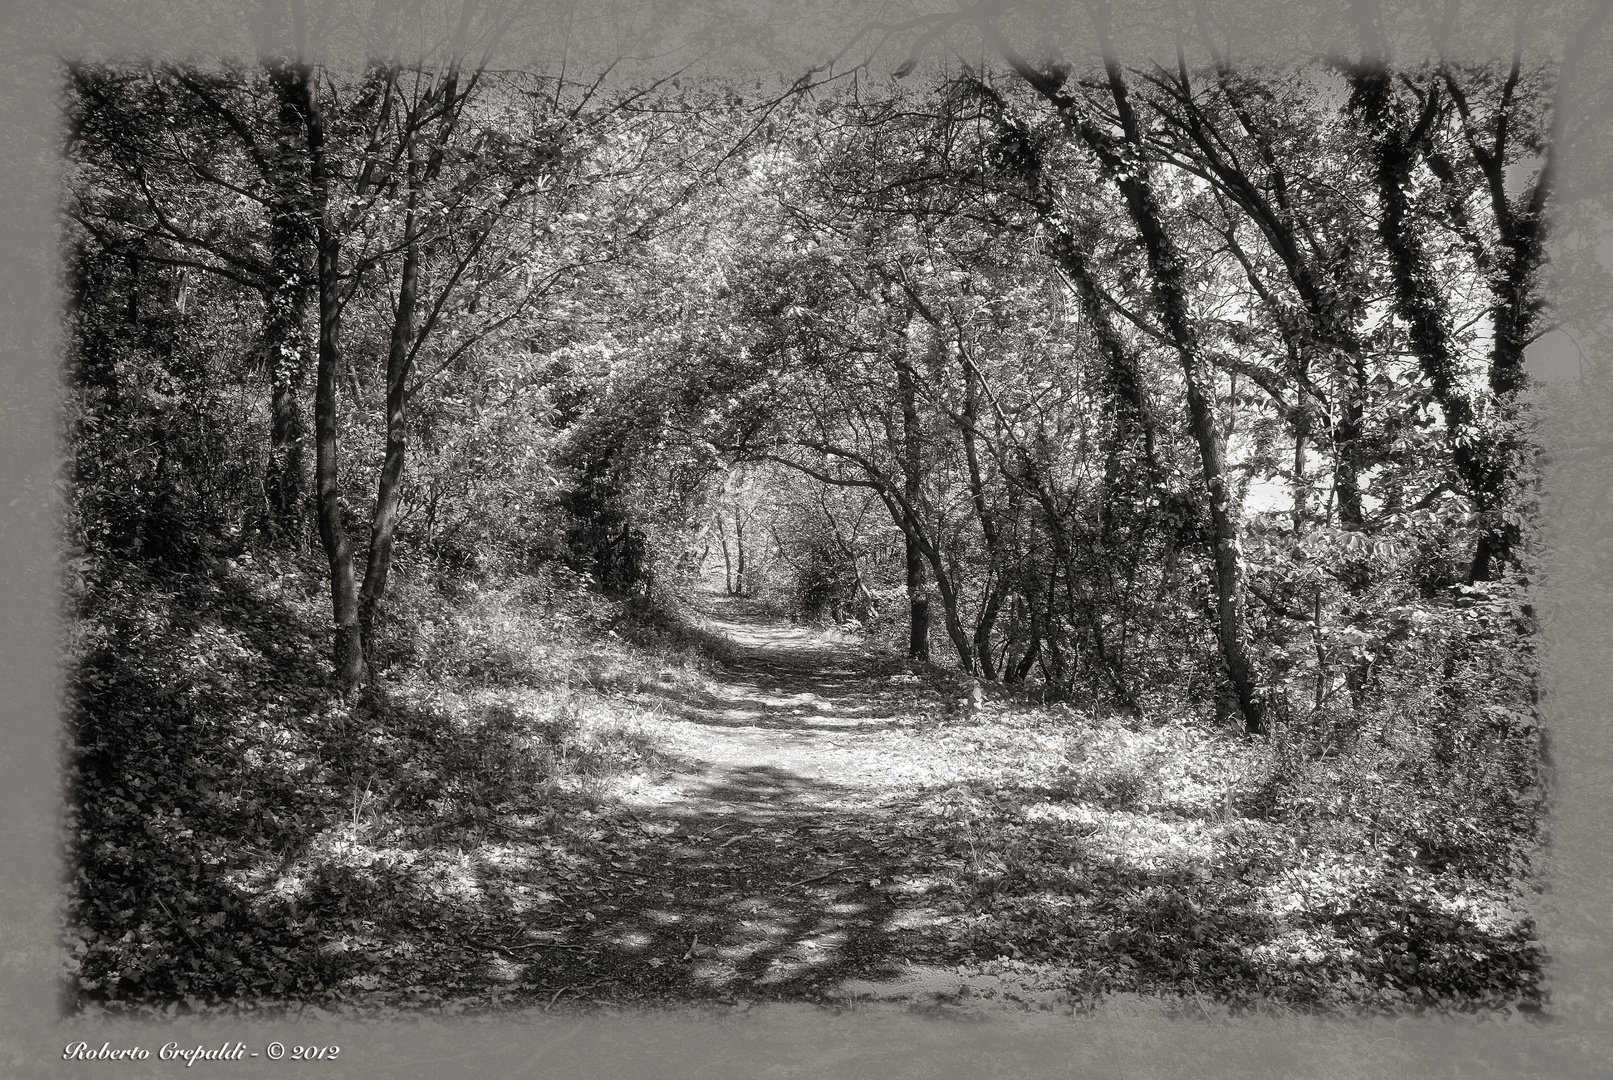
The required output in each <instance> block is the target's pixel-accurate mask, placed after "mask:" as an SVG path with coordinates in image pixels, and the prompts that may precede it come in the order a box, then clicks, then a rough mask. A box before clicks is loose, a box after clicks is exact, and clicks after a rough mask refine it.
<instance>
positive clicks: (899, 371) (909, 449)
mask: <svg viewBox="0 0 1613 1080" xmlns="http://www.w3.org/2000/svg"><path fill="white" fill-rule="evenodd" d="M896 392H897V395H898V397H899V398H900V399H901V405H902V477H903V495H904V497H905V498H906V499H907V505H908V507H909V508H910V509H911V512H913V513H916V512H917V510H918V505H919V496H920V494H921V489H920V479H921V476H920V469H922V468H923V464H924V459H923V444H922V439H923V432H922V431H921V430H920V429H919V414H918V399H917V395H916V391H915V388H914V385H913V369H912V368H911V367H909V366H908V365H907V362H906V360H905V359H904V360H900V361H898V362H897V364H896ZM917 528H918V525H917V523H916V522H904V523H903V528H902V536H903V540H904V542H905V543H906V549H907V550H906V555H907V609H908V628H907V655H908V658H909V659H912V660H928V659H929V658H930V596H929V593H928V592H927V591H926V590H925V588H924V585H925V582H924V554H923V552H922V550H921V549H920V547H919V537H918V535H917Z"/></svg>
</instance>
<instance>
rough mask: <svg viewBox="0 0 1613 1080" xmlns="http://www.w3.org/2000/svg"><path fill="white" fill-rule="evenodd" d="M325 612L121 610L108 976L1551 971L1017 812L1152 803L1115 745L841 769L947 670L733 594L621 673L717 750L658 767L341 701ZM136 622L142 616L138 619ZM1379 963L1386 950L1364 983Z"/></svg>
mask: <svg viewBox="0 0 1613 1080" xmlns="http://www.w3.org/2000/svg"><path fill="white" fill-rule="evenodd" d="M314 599H317V598H314ZM303 601H309V598H307V597H305V598H303ZM316 612H318V607H317V605H316V604H313V603H312V602H302V601H297V600H296V598H294V597H281V598H277V597H276V596H275V595H271V594H269V593H266V592H265V591H264V588H263V586H262V582H261V581H258V582H247V581H244V580H241V579H237V578H235V577H232V576H230V575H212V576H201V577H197V578H195V579H194V580H190V581H188V582H186V583H184V587H183V588H181V589H179V590H178V591H177V592H175V593H173V594H172V595H170V596H168V597H167V599H165V600H164V601H163V602H162V604H160V605H157V604H155V603H153V602H150V600H149V597H148V598H147V599H146V600H143V601H141V602H140V603H138V604H136V603H134V602H132V601H131V603H130V604H129V606H128V610H127V611H124V612H123V613H122V614H121V615H120V614H118V613H117V611H114V612H113V613H112V614H113V617H112V618H111V622H112V623H113V624H114V625H113V626H112V630H113V631H115V633H113V634H110V635H109V637H108V640H107V642H106V643H105V644H104V645H102V646H100V647H98V649H92V650H91V651H90V653H89V655H88V656H87V657H86V659H85V661H84V662H83V663H82V664H81V665H80V668H79V670H78V672H77V674H78V677H79V679H80V682H81V683H82V687H81V692H82V694H83V697H82V698H81V703H80V706H79V708H78V710H77V711H76V712H75V717H76V718H77V719H76V723H75V729H74V732H75V737H76V739H77V740H78V744H79V747H80V754H79V759H78V765H79V769H80V774H79V775H80V779H79V781H78V784H79V786H78V789H77V804H78V814H79V817H78V821H77V825H78V827H79V829H80V834H79V836H80V839H79V840H78V841H77V843H76V845H75V848H74V863H75V867H76V868H77V869H78V870H80V871H82V874H83V876H82V878H81V879H80V882H81V883H80V885H79V886H78V887H77V892H76V896H75V904H76V908H77V910H78V912H79V913H80V922H81V923H82V924H83V925H84V927H85V928H86V929H87V931H88V932H87V934H86V936H85V937H84V938H83V939H82V941H83V946H84V947H83V948H81V949H80V950H79V960H78V963H79V965H80V968H79V970H80V972H81V975H82V976H83V982H82V983H81V991H82V993H83V994H84V996H85V997H86V998H88V999H92V1000H99V1001H103V1002H109V1003H116V1002H130V1001H147V1002H151V1001H155V1002H163V1001H174V1000H182V999H186V998H190V999H193V1000H201V1001H213V1002H219V1001H236V1002H241V1001H259V1002H263V1001H267V1002H275V1001H279V1002H286V1001H289V1002H292V1003H294V1004H295V1003H298V1002H304V1001H312V1000H323V1001H331V1000H337V1001H342V1000H345V1001H348V1002H351V1003H353V1004H354V1005H355V1006H358V1007H361V1008H371V1009H373V1008H380V1007H399V1008H428V1007H441V1006H447V1005H452V1004H453V1003H455V1002H458V1003H461V1004H463V1003H466V1002H469V1003H471V1004H472V1005H473V1006H474V1007H505V1006H509V1007H520V1006H524V1005H530V1004H539V1005H543V1006H544V1007H554V1008H565V1007H568V1005H576V1004H581V1003H587V1002H607V1003H614V1004H625V1003H639V1004H670V1003H675V1002H695V1001H719V1002H722V1001H729V1002H733V1001H738V1000H739V999H746V1000H804V1001H820V1002H835V1001H844V1000H846V999H847V998H848V997H851V996H855V995H859V994H867V993H878V994H887V995H894V996H896V997H898V998H901V999H905V1000H908V1001H909V1002H910V1003H912V1004H914V1005H923V1006H925V1007H930V1006H934V1005H936V1004H937V1003H940V1004H944V1005H946V1006H947V1007H951V1006H952V1005H955V1004H958V1003H960V1002H962V1001H963V1000H964V999H965V997H966V996H967V995H969V994H970V993H975V994H988V995H989V994H1001V995H1009V994H1014V993H1018V994H1019V997H1020V998H1021V999H1022V1000H1020V1002H1019V1003H1018V1005H1017V1006H1016V1007H1029V1004H1035V1005H1038V1006H1039V1007H1048V1008H1051V1007H1055V1006H1057V1007H1065V1006H1067V1005H1068V1004H1069V1003H1070V1001H1071V1000H1074V999H1079V998H1081V997H1083V996H1085V997H1086V998H1087V999H1088V1000H1090V999H1092V998H1093V997H1096V996H1101V995H1103V994H1105V993H1112V992H1115V991H1120V990H1125V991H1157V992H1167V993H1191V994H1193V995H1194V996H1195V998H1197V997H1199V996H1200V995H1202V997H1204V998H1207V999H1210V1000H1222V1001H1230V1002H1247V1001H1249V1000H1253V999H1257V998H1272V997H1275V998H1278V999H1284V1000H1287V1001H1289V1002H1290V1003H1292V1004H1296V1005H1306V1004H1310V1003H1314V1002H1316V1001H1318V1000H1320V998H1319V996H1318V995H1319V993H1320V990H1319V989H1318V988H1319V987H1322V986H1324V985H1325V984H1327V981H1328V980H1335V979H1336V976H1337V972H1332V973H1330V972H1329V969H1328V965H1330V964H1331V965H1337V964H1340V963H1346V964H1347V963H1349V962H1350V961H1348V960H1346V959H1343V958H1345V957H1350V956H1355V957H1366V958H1369V963H1368V969H1369V970H1370V971H1372V972H1376V973H1378V974H1377V975H1375V976H1372V977H1376V978H1382V977H1384V976H1383V975H1382V973H1383V972H1386V971H1387V972H1391V973H1393V975H1392V978H1393V979H1394V980H1395V982H1394V986H1393V989H1394V992H1395V993H1397V994H1400V995H1401V996H1400V998H1399V999H1398V1000H1402V1001H1405V1000H1412V999H1411V998H1410V997H1409V995H1408V994H1407V993H1406V988H1412V989H1416V988H1418V987H1427V988H1428V989H1429V993H1428V994H1426V995H1424V998H1423V999H1418V1000H1425V999H1426V1000H1433V999H1434V998H1435V997H1437V996H1438V995H1457V996H1459V997H1460V996H1465V997H1466V998H1467V999H1471V1000H1484V999H1485V996H1486V995H1487V994H1488V995H1491V996H1494V995H1495V994H1502V995H1505V994H1506V993H1508V992H1510V988H1515V987H1518V986H1523V985H1527V984H1528V982H1529V980H1530V979H1531V978H1533V977H1535V974H1537V967H1531V966H1530V965H1531V964H1534V963H1535V962H1536V957H1535V956H1534V953H1532V952H1531V951H1530V950H1531V946H1530V945H1529V943H1528V942H1527V941H1524V940H1522V939H1521V938H1520V937H1519V935H1518V934H1516V933H1513V932H1511V931H1503V930H1492V929H1489V928H1487V927H1486V926H1484V925H1481V924H1480V922H1479V921H1477V920H1476V918H1475V917H1474V916H1473V915H1472V914H1471V913H1465V914H1464V913H1463V912H1461V911H1456V910H1453V909H1451V908H1449V907H1441V906H1440V905H1439V904H1438V903H1437V902H1436V899H1437V898H1435V897H1433V896H1432V894H1429V893H1427V892H1423V893H1418V894H1416V895H1415V896H1411V895H1407V896H1405V897H1403V899H1404V903H1401V902H1400V899H1401V898H1400V897H1399V893H1398V892H1397V890H1398V889H1399V885H1398V884H1397V881H1396V880H1395V879H1393V878H1390V877H1377V878H1373V879H1370V880H1368V881H1366V882H1364V883H1363V884H1362V885H1361V887H1360V888H1358V889H1357V890H1356V891H1355V892H1354V893H1353V894H1351V895H1347V896H1341V897H1340V899H1339V901H1338V903H1336V904H1335V905H1334V906H1333V907H1332V908H1329V909H1326V910H1319V911H1318V912H1317V913H1307V914H1303V915H1295V916H1292V917H1288V918H1286V919H1279V918H1277V917H1276V916H1275V915H1274V914H1273V913H1272V908H1271V905H1270V904H1269V903H1268V902H1267V901H1266V900H1265V899H1263V898H1262V896H1261V894H1260V889H1261V887H1262V884H1263V880H1264V879H1263V878H1262V876H1261V875H1268V876H1269V874H1270V873H1271V866H1273V865H1281V860H1280V859H1273V858H1266V857H1262V856H1259V855H1258V853H1257V854H1249V853H1248V852H1247V851H1245V852H1243V854H1239V853H1238V851H1236V850H1234V848H1232V847H1228V846H1225V845H1223V846H1220V847H1217V848H1214V849H1213V850H1205V851H1201V852H1198V853H1196V854H1189V855H1182V856H1173V857H1171V858H1169V859H1164V860H1161V859H1158V858H1153V857H1149V856H1145V855H1144V854H1143V853H1142V849H1141V848H1138V847H1135V846H1128V845H1129V844H1130V841H1122V842H1117V843H1110V844H1107V845H1105V844H1104V843H1100V840H1101V838H1100V837H1097V836H1095V835H1094V832H1093V830H1094V828H1095V826H1093V825H1092V824H1090V821H1091V820H1092V819H1091V815H1090V814H1088V815H1087V817H1086V818H1082V819H1078V818H1075V817H1069V816H1066V817H1050V818H1043V819H1038V820H1032V819H1031V818H1030V817H1029V816H1028V815H1027V813H1026V812H1025V809H1026V805H1027V803H1028V802H1032V801H1035V800H1037V799H1040V800H1042V804H1043V805H1044V806H1049V805H1053V804H1058V805H1064V806H1078V807H1084V808H1086V809H1088V810H1093V809H1101V810H1102V811H1103V812H1105V813H1110V814H1113V815H1116V816H1117V817H1123V816H1125V815H1133V816H1136V817H1141V816H1143V813H1142V811H1141V809H1140V808H1139V807H1138V805H1137V803H1136V801H1135V800H1136V799H1137V798H1138V791H1139V790H1140V789H1139V788H1138V787H1137V785H1136V784H1135V783H1133V782H1130V781H1127V780H1126V777H1124V776H1119V775H1118V774H1117V776H1116V777H1108V778H1106V774H1101V773H1096V772H1092V771H1091V770H1089V771H1088V772H1087V773H1084V774H1083V779H1082V780H1081V782H1080V783H1072V784H1071V785H1069V786H1067V787H1066V788H1048V789H1046V790H1040V789H1038V790H1037V791H1035V792H1033V791H1032V790H1031V789H1030V788H1026V787H1020V788H1015V789H1010V788H1003V789H1001V790H994V789H992V788H991V787H990V786H989V785H981V784H973V785H960V786H959V788H958V797H957V799H955V800H953V801H952V802H950V803H949V802H948V801H947V799H946V798H941V797H940V796H938V795H937V792H935V791H933V790H925V789H924V788H923V786H922V785H918V786H914V785H909V786H907V787H906V788H899V787H896V786H892V785H891V784H889V783H885V782H882V781H880V780H879V779H878V778H877V777H875V778H872V779H871V778H870V775H869V774H867V773H853V772H851V771H843V770H839V769H838V768H837V766H836V764H835V763H836V762H837V761H838V760H839V759H834V758H825V757H822V756H814V754H817V753H818V752H819V751H818V748H819V747H821V746H837V745H839V744H838V743H836V742H835V741H834V740H836V739H842V740H844V739H851V740H855V738H856V737H857V736H859V735H866V736H873V735H875V734H876V733H878V732H881V731H888V730H890V729H891V728H894V727H899V726H902V725H907V724H911V723H912V722H913V721H912V714H913V711H914V709H915V708H918V707H936V708H938V707H942V706H944V702H943V701H941V700H939V699H940V697H941V693H940V690H938V689H937V688H936V686H935V685H933V684H931V683H923V682H921V681H920V680H918V679H917V678H915V677H914V676H912V675H911V674H909V673H908V672H907V669H906V667H905V666H904V665H902V664H901V663H900V662H899V661H895V660H893V659H892V658H890V657H888V656H880V655H877V654H873V653H870V652H867V651H863V650H860V649H858V648H856V647H855V646H854V645H850V644H843V643H829V642H825V641H824V640H823V639H821V638H815V637H814V636H813V635H811V634H810V633H807V632H804V631H799V630H797V629H795V628H789V627H785V626H783V625H782V624H781V623H778V622H777V621H776V620H773V621H770V620H766V619H763V618H760V617H754V615H753V614H752V615H747V613H745V612H744V611H739V612H737V613H736V612H735V611H734V609H732V608H729V609H725V610H724V611H723V614H724V616H725V619H724V620H723V621H717V620H713V624H714V625H717V626H719V627H727V628H728V629H726V630H724V631H723V633H724V634H725V635H726V637H725V639H724V640H725V641H726V645H724V647H723V648H722V649H721V650H718V651H717V656H718V659H719V661H720V663H721V664H722V673H721V677H719V678H717V679H715V680H713V681H711V682H710V684H709V685H701V684H698V683H696V684H694V685H691V684H690V681H688V680H682V681H680V680H672V681H670V682H656V681H653V680H652V681H650V682H647V683H645V684H644V685H637V684H635V686H636V688H635V689H632V690H631V692H624V693H622V694H620V695H619V696H615V697H611V698H609V699H608V700H609V701H612V702H618V703H620V704H621V705H622V706H623V707H624V708H625V707H626V706H627V705H628V704H629V703H631V702H638V703H640V704H646V703H647V704H648V705H649V706H653V709H652V712H653V713H654V714H655V715H659V716H663V717H673V718H677V719H680V720H683V721H686V722H687V723H688V724H689V725H691V727H693V728H694V729H696V730H697V731H698V732H700V733H701V734H702V737H703V738H706V739H708V740H710V741H709V743H708V744H707V745H706V751H708V752H707V753H705V754H704V755H703V754H702V753H698V752H696V751H695V750H690V749H688V748H687V747H685V748H682V749H667V748H664V747H663V748H651V747H649V746H648V741H649V740H650V737H649V736H648V735H643V734H639V735H634V736H633V738H635V739H640V740H645V745H643V746H639V747H638V748H637V749H634V748H632V747H629V750H631V752H633V753H637V754H640V758H639V759H637V760H638V761H639V765H638V766H636V768H637V769H638V771H639V772H640V773H641V774H643V776H644V777H647V778H648V779H649V780H653V779H654V778H655V776H657V775H658V776H659V777H660V781H661V782H660V786H656V785H655V784H651V785H650V786H649V787H648V788H646V789H644V790H642V791H638V792H637V793H636V794H635V789H633V788H631V787H624V786H623V784H624V783H625V781H623V782H621V783H617V782H613V783H614V786H612V784H605V783H603V782H599V783H592V784H581V785H578V784H574V783H561V782H560V780H561V779H562V778H563V777H562V772H561V771H557V770H559V766H558V765H557V764H556V762H557V761H559V760H560V759H562V758H564V757H565V755H567V754H568V753H569V754H572V755H576V754H577V753H580V751H578V750H576V749H575V747H574V746H573V745H572V744H571V743H570V742H568V740H574V739H575V738H576V734H575V730H574V729H573V728H570V727H567V726H566V725H565V724H563V723H561V722H560V721H559V720H556V719H555V718H554V717H552V716H551V717H549V718H547V719H541V720H535V719H533V718H532V717H531V716H528V715H526V714H524V713H522V712H521V711H519V710H517V709H516V708H514V707H513V706H511V705H509V704H506V703H500V702H497V701H492V702H484V703H483V704H481V705H477V706H475V707H474V708H472V709H470V710H469V711H468V712H466V711H463V710H462V711H460V712H458V713H454V714H452V715H450V714H449V713H448V712H445V711H444V710H442V709H440V708H437V707H435V706H433V705H431V703H430V702H429V700H420V699H405V698H402V697H393V696H389V695H386V694H381V695H377V696H372V697H371V698H369V699H367V700H366V701H364V702H363V703H361V704H360V705H359V706H357V707H356V708H352V709H347V708H344V707H341V706H340V705H339V703H333V702H332V701H330V700H329V699H327V698H326V697H325V696H324V695H323V694H321V693H320V692H319V691H318V689H317V687H318V686H320V685H322V684H323V681H324V668H323V665H322V661H321V660H320V658H319V657H318V656H317V654H316V653H314V652H313V651H312V649H311V648H310V647H307V646H302V645H297V644H295V643H297V642H307V641H310V640H315V641H317V640H318V623H317V616H316ZM142 613H143V614H142ZM120 620H122V621H121V622H120ZM736 627H737V629H736ZM707 632H712V631H709V630H708V631H707ZM120 635H121V636H120ZM128 641H133V642H138V643H139V648H138V651H137V652H129V651H124V652H119V650H118V648H117V646H118V644H119V642H128ZM288 643H289V644H288ZM511 666H512V667H514V666H515V664H514V661H513V660H512V661H511ZM122 709H137V710H139V715H140V718H141V719H140V722H139V723H128V722H123V721H122V719H121V718H122V716H123V715H124V713H123V712H121V711H120V710H122ZM624 738H625V736H624ZM629 741H631V740H629ZM624 745H626V744H625V743H624ZM697 749H698V748H697ZM718 749H721V750H722V751H723V754H714V751H716V750H718ZM910 752H911V751H910ZM724 755H726V756H724ZM651 774H654V775H651ZM1122 781H1126V782H1122ZM948 798H950V793H949V794H948ZM1193 817H1195V815H1193V814H1187V815H1177V816H1176V817H1175V818H1174V819H1173V820H1174V821H1175V822H1178V823H1179V822H1182V821H1185V820H1188V819H1189V818H1193ZM1172 827H1174V826H1172ZM1386 912H1389V913H1390V914H1388V915H1386V914H1385V913H1386ZM139 957H148V958H149V960H148V961H144V962H142V961H140V960H139V959H138V958H139ZM1005 963H1006V964H1009V965H1014V964H1019V965H1026V966H1025V967H1022V968H1016V969H1015V970H1019V971H1021V972H1022V974H1023V973H1024V972H1030V974H1024V977H1023V978H1021V979H1020V983H1019V985H1020V990H1019V991H1016V990H1013V989H1012V986H1013V985H1014V984H1013V983H1012V981H1011V980H1009V979H1008V978H1007V976H1006V974H998V973H995V972H998V971H1006V969H1004V968H1002V967H1001V965H1003V964H1005ZM142 964H143V966H142ZM988 969H989V970H990V972H993V973H988V974H981V972H983V971H987V970H988ZM1358 981H1361V980H1358ZM1026 985H1034V987H1036V989H1034V990H1026V989H1025V986H1026ZM882 987H883V988H885V989H881V988H882ZM890 987H896V988H897V989H896V990H894V991H893V990H890V989H889V988H890ZM1379 989H1380V988H1378V987H1374V986H1371V985H1368V984H1367V982H1366V981H1361V999H1362V1000H1372V1001H1381V1000H1384V998H1383V995H1382V994H1380V993H1378V990H1379ZM1284 994H1286V995H1287V996H1286V998H1284V997H1283V995H1284ZM904 995H905V997H904ZM1037 995H1041V996H1040V997H1038V996H1037ZM1389 1000H1396V999H1394V998H1392V997H1391V998H1390V999H1389ZM455 1007H458V1006H455Z"/></svg>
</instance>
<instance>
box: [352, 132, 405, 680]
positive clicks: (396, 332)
mask: <svg viewBox="0 0 1613 1080" xmlns="http://www.w3.org/2000/svg"><path fill="white" fill-rule="evenodd" d="M411 150H412V147H411ZM412 156H413V155H412V154H411V160H410V162H409V165H408V169H407V176H408V180H409V195H408V205H407V208H406V210H405V211H404V223H403V234H404V247H403V267H402V273H401V274H400V276H399V281H398V308H397V312H396V314H395V315H394V317H393V321H392V340H391V342H390V343H389V345H388V347H387V355H386V456H385V458H384V459H383V460H382V463H381V479H380V483H379V484H378V486H377V489H376V495H375V516H374V518H373V519H372V520H371V523H370V549H369V559H368V561H367V562H366V563H365V566H364V588H363V590H362V592H361V593H360V597H359V631H360V634H361V635H362V638H363V642H364V657H365V660H366V662H368V661H370V660H371V659H372V658H373V656H374V654H375V620H376V614H377V612H378V611H379V609H380V606H381V600H382V598H383V597H384V596H385V595H386V581H387V575H388V574H389V573H390V571H391V569H392V543H393V538H394V536H395V535H396V533H397V527H398V505H399V502H400V498H401V494H402V488H401V485H400V481H401V480H402V479H403V465H404V455H405V453H406V452H407V450H408V437H409V429H408V424H407V416H406V409H407V406H408V393H407V392H408V377H409V367H410V359H411V356H412V353H413V348H414V314H415V307H416V304H417V302H418V299H419V292H420V248H419V238H418V236H417V235H416V216H415V200H416V198H417V195H416V192H415V189H414V178H415V163H414V161H413V160H412Z"/></svg>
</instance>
